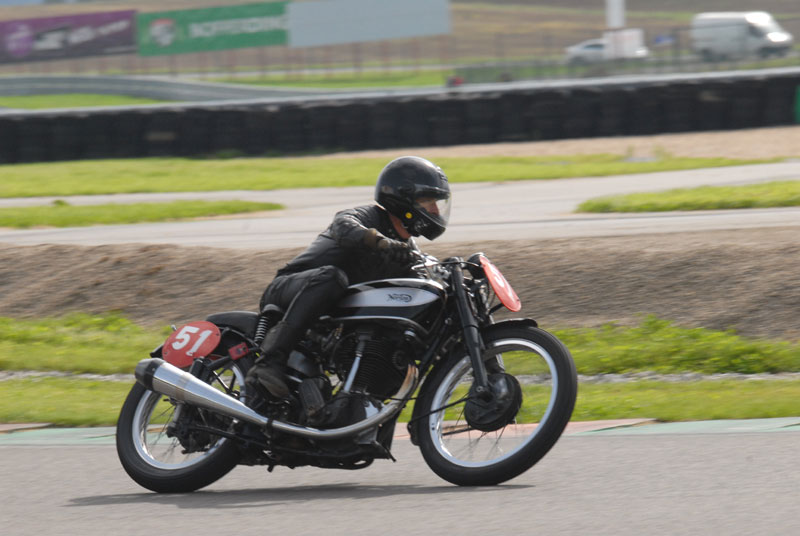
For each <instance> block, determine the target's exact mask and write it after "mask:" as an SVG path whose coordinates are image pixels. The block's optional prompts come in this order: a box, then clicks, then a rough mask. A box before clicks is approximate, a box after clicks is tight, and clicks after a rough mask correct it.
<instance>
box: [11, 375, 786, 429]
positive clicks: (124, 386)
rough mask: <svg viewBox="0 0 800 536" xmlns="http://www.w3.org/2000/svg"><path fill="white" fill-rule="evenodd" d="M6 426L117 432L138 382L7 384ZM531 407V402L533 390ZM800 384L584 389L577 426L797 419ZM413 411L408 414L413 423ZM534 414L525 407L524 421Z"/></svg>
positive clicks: (646, 385) (639, 385)
mask: <svg viewBox="0 0 800 536" xmlns="http://www.w3.org/2000/svg"><path fill="white" fill-rule="evenodd" d="M0 385H1V386H2V388H1V389H0V422H3V423H25V422H47V423H52V424H54V425H58V426H111V425H114V424H115V423H116V422H117V417H118V416H119V411H120V408H121V407H122V403H123V402H124V401H125V397H126V396H127V394H128V391H130V388H131V386H132V383H125V382H105V381H94V380H85V379H67V378H26V379H21V380H14V381H4V382H2V383H0ZM525 391H526V393H525V395H524V396H525V401H526V403H527V400H529V399H531V398H534V397H531V396H530V395H531V393H530V392H528V391H529V387H528V386H526V387H525ZM798 400H800V380H719V381H698V382H683V383H668V382H653V381H647V382H635V383H619V384H592V385H581V386H579V388H578V400H577V403H576V406H575V411H574V413H573V415H572V420H573V421H592V420H603V419H630V418H653V419H658V420H661V421H693V420H710V419H754V418H770V417H794V416H797V415H799V414H800V408H798ZM411 410H412V405H411V404H409V406H408V407H407V408H406V409H405V410H404V411H403V413H402V414H401V417H400V420H401V422H407V421H408V419H409V418H410V415H411ZM526 414H528V406H527V405H526V404H525V403H524V404H523V409H522V415H523V416H522V418H521V420H522V421H524V420H525V415H526Z"/></svg>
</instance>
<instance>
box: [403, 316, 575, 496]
mask: <svg viewBox="0 0 800 536" xmlns="http://www.w3.org/2000/svg"><path fill="white" fill-rule="evenodd" d="M484 342H485V344H486V352H485V354H484V360H485V361H486V363H487V368H488V369H489V373H490V375H489V379H490V384H492V385H493V390H494V391H495V393H496V396H495V399H494V400H493V401H491V402H489V403H482V402H481V401H480V400H478V399H477V398H476V397H475V396H474V389H473V388H472V384H473V375H472V364H471V362H470V358H469V356H468V355H454V356H452V357H451V358H449V360H448V362H447V363H445V365H444V366H443V367H441V368H440V369H439V370H437V371H436V372H434V374H433V375H432V376H431V377H430V378H429V380H428V381H430V382H431V384H430V386H429V387H428V388H425V389H424V392H423V393H422V394H421V396H420V400H419V401H418V403H419V404H422V407H421V408H420V409H421V414H422V415H426V414H428V413H429V415H427V416H424V417H423V418H422V419H420V420H419V421H418V424H417V437H418V438H419V444H420V450H421V451H422V455H423V457H424V458H425V461H426V463H427V464H428V465H429V466H430V468H431V469H432V470H433V471H434V472H435V473H436V474H438V475H439V476H440V477H442V478H444V479H445V480H447V481H449V482H452V483H453V484H458V485H462V486H486V485H494V484H499V483H501V482H505V481H506V480H509V479H511V478H514V477H516V476H518V475H520V474H522V473H523V472H525V471H527V470H528V469H529V468H531V467H532V466H533V465H534V464H535V463H536V462H538V461H539V460H540V459H541V458H542V457H543V456H544V455H545V454H546V453H547V452H548V451H549V450H550V448H551V447H552V446H553V445H554V444H555V442H556V441H557V440H558V438H559V437H560V436H561V433H562V432H563V430H564V427H565V426H566V425H567V422H568V421H569V419H570V416H571V415H572V410H573V408H574V406H575V398H576V396H577V376H576V373H575V365H574V363H573V361H572V356H570V353H569V351H568V350H567V348H566V347H565V346H564V345H563V344H562V343H561V342H560V341H559V340H558V339H557V338H556V337H554V336H553V335H551V334H550V333H547V332H546V331H543V330H541V329H538V328H534V327H530V326H519V325H517V326H502V327H501V326H498V327H497V328H493V329H490V330H489V331H488V332H487V333H486V334H484ZM498 365H499V366H498ZM520 380H521V381H520ZM426 383H427V381H426ZM520 383H521V384H522V385H521V386H520ZM498 393H499V395H498Z"/></svg>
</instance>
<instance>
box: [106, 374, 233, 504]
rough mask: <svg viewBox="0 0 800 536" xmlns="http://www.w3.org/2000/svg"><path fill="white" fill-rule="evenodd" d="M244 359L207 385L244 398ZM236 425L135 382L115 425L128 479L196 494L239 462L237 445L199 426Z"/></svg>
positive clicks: (152, 487) (162, 489) (228, 427)
mask: <svg viewBox="0 0 800 536" xmlns="http://www.w3.org/2000/svg"><path fill="white" fill-rule="evenodd" d="M241 361H244V360H239V361H236V362H231V363H229V364H228V365H227V366H226V367H224V368H222V369H219V370H217V371H215V373H214V374H212V376H211V378H210V379H209V381H208V383H209V384H210V385H213V386H215V387H217V388H218V389H220V390H222V391H224V392H226V393H228V394H230V395H232V396H235V397H237V398H242V397H243V396H244V389H245V388H244V375H245V372H246V369H244V368H243V367H242V365H243V363H241ZM179 417H180V418H179ZM234 424H235V420H234V419H231V418H229V417H222V416H219V415H216V414H214V413H211V412H208V411H206V410H203V409H198V408H195V407H191V406H187V405H186V404H183V403H178V402H177V401H176V400H174V399H170V398H169V397H166V396H164V395H161V394H159V393H155V392H153V391H150V390H148V389H146V388H144V387H143V386H142V385H140V384H138V383H137V384H136V385H134V386H133V388H132V389H131V391H130V393H129V394H128V398H127V399H126V400H125V403H124V404H123V406H122V411H121V413H120V416H119V421H118V422H117V454H118V455H119V459H120V462H122V466H123V467H124V468H125V471H126V472H127V473H128V475H130V477H131V478H133V480H135V481H136V482H137V483H138V484H140V485H141V486H143V487H145V488H147V489H149V490H152V491H156V492H160V493H183V492H189V491H195V490H197V489H200V488H202V487H205V486H207V485H209V484H211V483H212V482H215V481H216V480H218V479H219V478H222V477H223V476H224V475H225V474H227V473H228V472H229V471H230V470H231V469H233V468H234V467H235V466H236V464H237V463H238V462H239V459H240V458H241V454H240V452H239V450H238V448H237V446H236V445H235V444H234V443H233V441H231V440H229V439H226V438H224V437H220V436H219V435H215V434H213V433H211V432H208V431H203V430H200V429H199V428H198V427H200V426H202V427H205V428H209V429H221V430H226V431H230V430H232V429H233V426H234ZM170 425H172V426H170Z"/></svg>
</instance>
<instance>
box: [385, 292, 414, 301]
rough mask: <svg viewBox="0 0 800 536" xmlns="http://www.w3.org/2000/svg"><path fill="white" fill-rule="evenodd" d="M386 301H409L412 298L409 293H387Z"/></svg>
mask: <svg viewBox="0 0 800 536" xmlns="http://www.w3.org/2000/svg"><path fill="white" fill-rule="evenodd" d="M386 297H387V299H388V301H399V302H403V303H409V302H410V301H411V300H412V297H411V294H387V295H386Z"/></svg>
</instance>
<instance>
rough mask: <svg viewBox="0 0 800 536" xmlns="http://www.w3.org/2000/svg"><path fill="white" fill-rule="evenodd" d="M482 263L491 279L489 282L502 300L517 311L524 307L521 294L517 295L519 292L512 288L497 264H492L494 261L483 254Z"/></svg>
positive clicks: (509, 308) (487, 276)
mask: <svg viewBox="0 0 800 536" xmlns="http://www.w3.org/2000/svg"><path fill="white" fill-rule="evenodd" d="M481 265H482V266H483V271H484V272H485V273H486V278H487V279H488V280H489V284H490V285H492V289H493V290H494V293H495V294H497V297H498V298H499V299H500V302H501V303H502V304H503V305H505V306H506V308H507V309H508V310H509V311H514V312H517V311H519V310H520V309H522V302H521V301H520V299H519V296H517V293H516V292H514V289H513V288H511V285H510V284H509V283H508V281H507V280H506V278H505V276H504V275H503V274H502V273H501V272H500V270H499V269H498V268H497V266H495V265H494V264H492V262H491V261H490V260H489V259H487V258H486V257H484V256H481Z"/></svg>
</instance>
